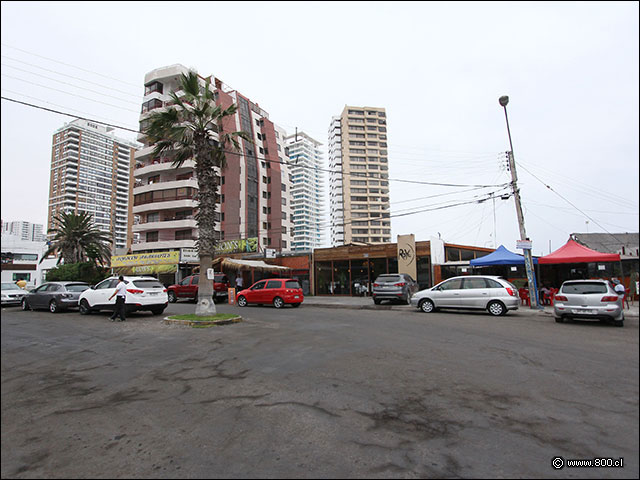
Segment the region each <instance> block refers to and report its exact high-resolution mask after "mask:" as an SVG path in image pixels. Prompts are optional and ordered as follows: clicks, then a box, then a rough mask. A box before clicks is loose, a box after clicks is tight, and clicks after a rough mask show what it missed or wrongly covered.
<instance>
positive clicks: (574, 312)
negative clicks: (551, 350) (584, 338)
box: [553, 280, 624, 327]
mask: <svg viewBox="0 0 640 480" xmlns="http://www.w3.org/2000/svg"><path fill="white" fill-rule="evenodd" d="M553 313H554V315H555V317H556V322H558V323H562V322H564V321H565V320H567V319H571V318H582V319H587V320H603V321H607V322H610V323H612V324H613V325H615V326H617V327H622V325H623V324H624V310H623V307H622V296H619V295H618V294H617V293H616V291H615V290H614V289H613V286H612V285H611V284H610V283H609V282H608V281H607V280H568V281H566V282H564V283H563V284H562V286H561V287H560V291H559V292H558V293H556V296H555V298H554V300H553Z"/></svg>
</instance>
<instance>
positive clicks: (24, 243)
mask: <svg viewBox="0 0 640 480" xmlns="http://www.w3.org/2000/svg"><path fill="white" fill-rule="evenodd" d="M46 249H47V243H46V242H32V241H31V240H22V239H21V238H20V237H18V236H17V235H10V234H3V235H2V281H3V282H12V283H15V282H17V281H18V280H25V281H26V282H27V285H28V286H29V287H36V286H38V285H41V284H42V283H43V282H44V278H45V275H46V273H47V271H48V270H49V269H51V268H53V267H55V265H56V262H57V260H58V259H57V258H51V259H45V260H44V261H43V262H42V263H40V259H41V258H42V255H43V254H44V252H45V251H46Z"/></svg>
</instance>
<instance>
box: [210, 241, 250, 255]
mask: <svg viewBox="0 0 640 480" xmlns="http://www.w3.org/2000/svg"><path fill="white" fill-rule="evenodd" d="M257 251H258V237H252V238H243V239H239V240H225V241H224V242H220V243H218V245H217V248H216V254H218V255H219V254H221V253H241V252H257Z"/></svg>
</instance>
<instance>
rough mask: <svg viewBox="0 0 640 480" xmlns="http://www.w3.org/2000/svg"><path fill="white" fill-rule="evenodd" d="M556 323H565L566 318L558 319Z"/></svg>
mask: <svg viewBox="0 0 640 480" xmlns="http://www.w3.org/2000/svg"><path fill="white" fill-rule="evenodd" d="M556 323H564V318H562V317H556Z"/></svg>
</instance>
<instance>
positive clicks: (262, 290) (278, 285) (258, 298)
mask: <svg viewBox="0 0 640 480" xmlns="http://www.w3.org/2000/svg"><path fill="white" fill-rule="evenodd" d="M303 300H304V295H303V294H302V288H301V287H300V284H299V283H298V281H297V280H294V279H293V278H269V279H266V280H260V281H258V282H256V283H254V284H253V285H251V286H250V287H249V288H247V289H245V290H241V291H240V292H238V306H239V307H246V306H247V305H248V304H249V303H257V304H258V305H262V304H265V303H271V304H273V306H274V307H276V308H282V307H283V306H284V305H286V304H287V303H288V304H290V305H291V306H292V307H299V306H300V304H301V303H302V301H303Z"/></svg>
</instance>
